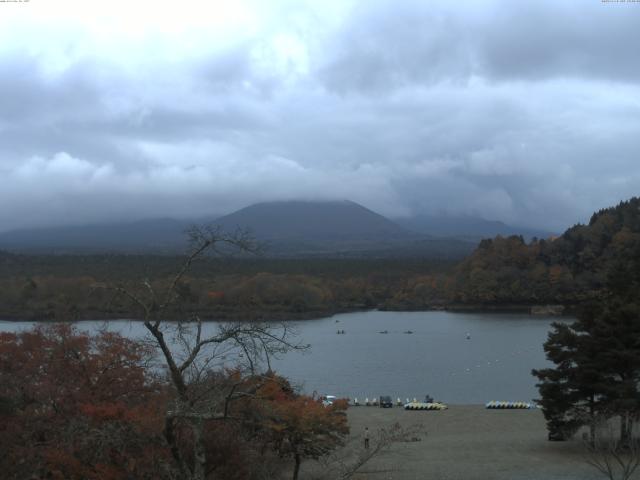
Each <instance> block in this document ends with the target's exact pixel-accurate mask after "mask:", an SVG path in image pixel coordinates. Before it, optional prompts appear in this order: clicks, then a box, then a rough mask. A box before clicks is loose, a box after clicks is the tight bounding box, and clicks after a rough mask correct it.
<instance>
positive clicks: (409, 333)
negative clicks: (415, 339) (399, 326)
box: [404, 330, 413, 335]
mask: <svg viewBox="0 0 640 480" xmlns="http://www.w3.org/2000/svg"><path fill="white" fill-rule="evenodd" d="M404 333H406V334H407V335H411V334H412V333H413V332H412V331H411V330H407V331H406V332H404Z"/></svg>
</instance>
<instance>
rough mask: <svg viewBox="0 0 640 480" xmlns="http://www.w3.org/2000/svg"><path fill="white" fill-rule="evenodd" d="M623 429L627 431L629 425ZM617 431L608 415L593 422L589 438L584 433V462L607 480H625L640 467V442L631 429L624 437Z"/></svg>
mask: <svg viewBox="0 0 640 480" xmlns="http://www.w3.org/2000/svg"><path fill="white" fill-rule="evenodd" d="M625 420H627V419H625ZM626 427H628V428H630V424H629V423H628V422H627V425H626ZM622 428H625V427H622ZM617 430H618V429H617V428H616V427H615V426H614V424H613V418H612V417H611V416H607V417H602V419H600V420H596V421H594V423H593V425H592V427H591V431H592V435H587V434H586V433H585V434H584V438H583V439H584V444H585V450H586V454H585V461H586V462H587V463H588V464H589V465H591V466H592V467H594V468H595V469H596V470H598V471H599V472H600V473H602V474H603V476H604V477H605V478H608V479H609V480H618V479H620V480H628V479H629V478H631V476H632V475H633V474H634V472H635V471H636V470H637V469H638V467H639V466H640V439H638V438H637V437H634V436H633V435H632V434H631V429H630V432H629V435H625V436H624V437H623V438H621V436H620V432H619V431H617ZM593 432H595V435H593Z"/></svg>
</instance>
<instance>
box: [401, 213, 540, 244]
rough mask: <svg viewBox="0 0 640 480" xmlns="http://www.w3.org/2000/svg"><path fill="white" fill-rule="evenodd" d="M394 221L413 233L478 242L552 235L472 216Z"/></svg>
mask: <svg viewBox="0 0 640 480" xmlns="http://www.w3.org/2000/svg"><path fill="white" fill-rule="evenodd" d="M394 221H395V222H396V223H397V224H398V225H400V226H402V227H404V228H406V229H407V230H412V231H414V232H418V233H422V234H425V235H432V236H435V237H466V238H470V239H475V240H480V239H482V238H493V237H495V236H497V235H502V236H509V235H522V236H523V237H524V238H526V239H531V238H533V237H537V238H548V237H550V236H552V235H553V234H552V233H551V232H547V231H544V230H536V229H531V228H526V227H514V226H512V225H507V224H505V223H503V222H500V221H495V220H485V219H484V218H480V217H472V216H456V217H451V216H436V215H433V216H431V215H416V216H413V217H405V218H396V219H394Z"/></svg>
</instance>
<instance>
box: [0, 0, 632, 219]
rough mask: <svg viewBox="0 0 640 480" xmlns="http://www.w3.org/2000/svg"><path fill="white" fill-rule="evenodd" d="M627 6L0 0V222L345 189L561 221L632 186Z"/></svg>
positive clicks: (448, 209) (221, 207)
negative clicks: (11, 0)
mask: <svg viewBox="0 0 640 480" xmlns="http://www.w3.org/2000/svg"><path fill="white" fill-rule="evenodd" d="M639 46H640V3H632V2H625V3H613V2H602V1H601V0H575V1H571V0H531V1H524V0H518V1H513V0H504V1H501V0H495V1H492V0H487V1H471V0H469V1H464V0H456V1H453V0H443V1H427V0H420V1H410V0H406V1H405V0H393V1H375V0H361V1H355V2H354V1H351V2H349V1H345V0H335V1H330V0H320V1H313V2H311V1H308V2H305V1H300V0H296V1H269V0H256V1H255V2H250V1H246V2H242V1H238V0H230V1H228V2H215V1H212V0H208V1H203V2H195V1H184V0H180V1H174V2H158V1H149V2H146V1H141V0H137V1H136V2H130V1H117V0H110V1H107V2H88V1H86V0H83V1H78V2H73V1H64V0H55V1H50V0H31V1H30V2H28V3H11V2H1V3H0V231H2V230H9V229H13V228H17V227H25V226H38V225H50V224H59V223H65V224H78V223H84V222H93V223H95V222H102V221H113V220H119V219H137V218H143V217H159V216H174V217H177V216H191V217H195V216H203V215H215V214H221V213H228V212H230V211H232V210H234V209H237V208H240V207H243V206H246V205H248V204H250V203H254V202H258V201H269V200H286V199H298V198H305V199H350V200H354V201H356V202H359V203H362V204H363V205H365V206H367V207H369V208H371V209H373V210H375V211H378V212H380V213H382V214H385V215H388V216H401V215H409V214H416V213H420V212H423V213H436V214H439V213H448V214H452V215H460V214H473V215H480V216H483V217H485V218H488V219H497V220H502V221H505V222H508V223H512V224H519V225H528V226H536V227H544V228H547V229H552V230H563V229H564V228H565V227H567V226H570V225H572V224H574V223H576V222H578V221H585V220H587V219H588V216H589V214H590V213H591V212H592V211H593V210H596V209H599V208H602V207H605V206H610V205H613V204H615V203H617V202H619V201H620V200H622V199H626V198H629V197H631V196H633V195H638V194H640V188H639V186H640V155H639V152H640V56H639V53H638V52H639V50H638V48H639Z"/></svg>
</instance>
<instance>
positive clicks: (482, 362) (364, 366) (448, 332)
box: [0, 311, 559, 404]
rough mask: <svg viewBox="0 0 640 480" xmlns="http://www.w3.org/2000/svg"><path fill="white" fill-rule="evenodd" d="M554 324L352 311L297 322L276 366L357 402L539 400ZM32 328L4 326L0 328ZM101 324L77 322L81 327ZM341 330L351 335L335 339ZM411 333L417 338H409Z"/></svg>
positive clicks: (137, 328) (116, 325)
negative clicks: (537, 373)
mask: <svg viewBox="0 0 640 480" xmlns="http://www.w3.org/2000/svg"><path fill="white" fill-rule="evenodd" d="M553 321H559V319H558V318H557V317H532V316H529V315H521V314H504V313H502V314H487V313H482V314H469V313H464V314H463V313H451V312H376V311H370V312H357V313H347V314H341V315H336V316H333V317H329V318H324V319H319V320H308V321H304V322H294V325H295V329H296V330H297V332H298V334H299V340H300V341H301V342H302V343H309V344H311V348H310V350H309V351H307V352H304V353H300V352H294V353H289V354H287V355H285V356H284V357H283V358H281V359H278V360H275V361H274V362H273V365H274V369H275V370H276V371H278V372H279V373H281V374H283V375H285V376H287V377H288V378H290V379H291V380H292V382H293V383H294V384H297V385H300V386H301V387H302V389H303V390H304V391H305V392H308V393H311V392H313V391H314V390H315V391H317V392H319V393H323V394H333V395H337V396H347V397H350V398H354V397H357V398H358V400H360V401H363V400H364V399H365V398H366V397H369V398H373V397H378V396H380V395H391V396H392V397H393V398H394V400H395V399H396V398H397V397H400V398H401V399H402V400H403V401H404V400H405V399H406V398H407V397H408V398H410V399H413V398H414V397H416V398H418V399H422V398H424V396H425V395H426V394H430V395H431V396H433V397H434V398H435V399H437V400H441V401H444V402H447V403H452V404H471V403H485V402H487V401H489V400H512V401H529V400H531V399H533V398H536V397H537V395H538V394H537V390H536V388H535V383H536V379H535V378H534V377H533V376H532V375H531V369H532V368H541V367H545V366H546V365H548V363H547V361H546V360H545V356H544V351H543V350H542V344H543V342H544V341H545V340H546V338H547V333H548V331H549V329H550V324H551V323H552V322H553ZM108 324H109V328H110V329H112V330H117V331H120V332H121V333H123V334H125V335H127V336H130V337H139V336H141V335H144V327H143V326H142V325H141V324H140V323H139V322H129V321H124V320H118V321H111V322H109V323H108ZM32 325H33V323H32V322H3V321H0V330H5V331H6V330H13V331H15V330H20V329H25V328H30V327H31V326H32ZM104 325H105V322H81V323H79V324H78V326H79V328H81V329H82V330H95V329H96V328H99V327H101V326H104ZM337 330H344V331H345V332H346V333H345V334H344V335H338V334H336V331H337ZM385 330H386V331H388V333H386V334H382V333H379V332H381V331H385ZM409 330H410V331H412V332H413V333H412V334H406V333H404V332H406V331H409ZM467 334H469V336H470V338H469V339H468V338H467Z"/></svg>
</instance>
